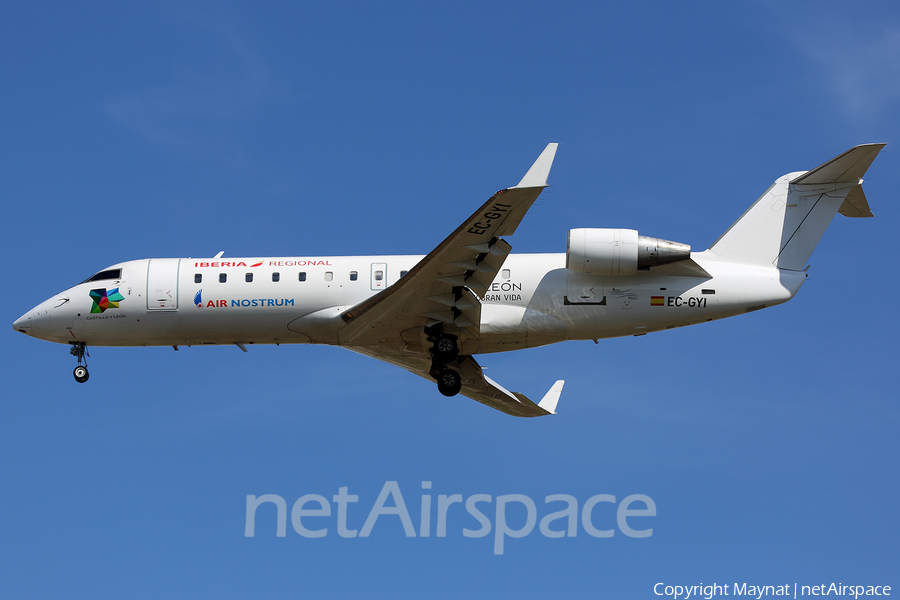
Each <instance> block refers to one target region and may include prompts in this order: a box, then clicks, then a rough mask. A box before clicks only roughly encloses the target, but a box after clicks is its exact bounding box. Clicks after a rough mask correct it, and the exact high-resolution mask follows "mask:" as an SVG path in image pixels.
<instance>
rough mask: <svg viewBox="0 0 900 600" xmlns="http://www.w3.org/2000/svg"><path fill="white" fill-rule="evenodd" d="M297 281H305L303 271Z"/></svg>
mask: <svg viewBox="0 0 900 600" xmlns="http://www.w3.org/2000/svg"><path fill="white" fill-rule="evenodd" d="M299 279H300V281H306V273H304V272H303V271H301V272H300V278H299Z"/></svg>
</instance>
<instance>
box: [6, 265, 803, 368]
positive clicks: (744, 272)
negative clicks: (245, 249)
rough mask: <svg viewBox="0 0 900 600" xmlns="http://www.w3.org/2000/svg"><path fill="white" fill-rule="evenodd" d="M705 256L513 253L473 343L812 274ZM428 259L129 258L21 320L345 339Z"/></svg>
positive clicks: (774, 291) (734, 307) (150, 333)
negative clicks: (350, 313) (619, 272)
mask: <svg viewBox="0 0 900 600" xmlns="http://www.w3.org/2000/svg"><path fill="white" fill-rule="evenodd" d="M705 255H706V252H701V253H694V254H693V255H692V259H693V260H694V262H695V263H697V264H698V265H700V266H701V267H702V268H703V269H704V270H705V271H706V272H707V273H708V274H709V275H711V277H705V276H699V275H698V276H690V275H684V274H679V275H666V274H661V273H657V272H652V271H646V272H639V273H637V274H635V275H627V276H594V275H585V274H579V273H575V272H572V271H569V270H567V269H566V268H565V261H566V255H565V254H518V255H510V256H509V257H508V258H507V260H506V262H505V263H504V265H503V269H502V271H501V272H500V273H499V274H498V276H497V277H496V279H495V280H494V282H493V284H492V285H491V286H490V288H489V289H488V291H487V292H486V293H485V294H484V296H483V297H482V308H481V334H480V337H479V339H477V340H468V341H465V342H464V348H463V349H462V351H463V353H464V354H477V353H488V352H501V351H505V350H515V349H518V348H523V347H534V346H542V345H545V344H551V343H555V342H560V341H564V340H584V339H598V338H608V337H617V336H625V335H642V334H644V333H648V332H651V331H659V330H663V329H671V328H674V327H680V326H683V325H691V324H695V323H702V322H705V321H711V320H714V319H721V318H724V317H729V316H733V315H737V314H741V313H744V312H749V311H752V310H756V309H758V308H764V307H767V306H772V305H775V304H780V303H782V302H785V301H787V300H789V299H790V298H791V297H793V295H794V294H795V293H796V292H797V290H798V289H799V288H800V286H801V285H802V283H803V281H804V278H805V274H804V273H801V272H796V271H787V270H782V269H778V268H775V267H758V266H746V265H737V264H730V263H722V262H718V261H716V260H715V259H714V257H709V256H705ZM421 258H422V257H420V256H362V257H360V256H357V257H321V258H233V259H224V258H206V259H195V258H183V259H144V260H135V261H129V262H124V263H120V264H117V265H113V266H112V267H109V269H107V271H113V272H115V270H117V269H119V270H120V272H119V273H118V275H119V276H118V277H117V278H114V279H97V280H94V281H88V282H85V283H81V284H79V285H76V286H74V287H72V288H69V289H67V290H65V291H64V292H61V293H59V294H56V295H55V296H53V297H52V298H50V299H49V300H47V301H45V302H43V303H41V304H40V305H38V306H36V307H35V308H34V309H32V310H31V311H29V312H28V313H26V314H25V315H23V316H22V317H21V318H20V319H18V320H17V321H16V323H15V324H14V327H15V328H16V329H18V330H20V331H22V332H23V333H27V334H29V335H32V336H34V337H37V338H41V339H45V340H49V341H54V342H60V343H76V342H82V343H85V344H87V345H88V346H163V345H165V346H181V345H188V346H190V345H204V344H235V343H237V344H297V343H318V344H332V345H343V344H342V342H341V338H340V329H341V328H342V326H343V325H344V322H343V321H342V320H341V319H340V314H341V313H342V312H343V311H345V310H346V309H348V308H349V307H352V306H354V305H356V304H357V303H359V302H361V301H363V300H365V299H366V298H368V297H370V296H372V295H374V294H377V293H379V292H381V291H383V290H384V289H386V288H387V287H389V286H391V285H393V284H394V283H396V282H397V281H398V280H399V279H400V278H401V276H402V274H405V272H406V271H408V270H410V269H412V268H413V266H414V265H415V264H416V263H417V262H419V261H420V260H421ZM112 290H118V292H117V293H118V295H115V294H116V292H113V291H112ZM92 291H93V292H94V294H93V295H92V294H91V292H92ZM119 297H121V299H120V300H117V299H118V298H119ZM349 345H350V346H351V347H352V344H349Z"/></svg>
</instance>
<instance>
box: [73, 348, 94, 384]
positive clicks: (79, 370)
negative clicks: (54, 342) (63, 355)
mask: <svg viewBox="0 0 900 600" xmlns="http://www.w3.org/2000/svg"><path fill="white" fill-rule="evenodd" d="M69 354H71V355H72V356H74V357H75V358H77V359H78V366H77V367H75V370H74V371H72V375H74V376H75V381H77V382H78V383H84V382H85V381H87V380H88V377H90V376H91V375H90V373H88V369H87V357H88V356H90V354H88V351H87V345H86V344H85V343H84V342H72V348H70V349H69ZM81 361H84V365H82V364H81Z"/></svg>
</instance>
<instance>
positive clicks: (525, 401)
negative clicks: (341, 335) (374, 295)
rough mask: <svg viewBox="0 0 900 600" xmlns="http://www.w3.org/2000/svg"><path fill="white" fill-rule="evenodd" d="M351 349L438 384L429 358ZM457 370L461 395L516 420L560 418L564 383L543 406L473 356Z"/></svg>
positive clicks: (458, 364)
mask: <svg viewBox="0 0 900 600" xmlns="http://www.w3.org/2000/svg"><path fill="white" fill-rule="evenodd" d="M349 349H350V350H353V351H354V352H357V353H359V354H364V355H365V356H371V357H372V358H377V359H379V360H383V361H384V362H388V363H391V364H393V365H397V366H398V367H403V368H404V369H406V370H407V371H409V372H410V373H414V374H416V375H418V376H419V377H423V378H424V379H428V380H429V381H434V379H433V378H432V376H431V374H430V373H429V371H430V369H431V358H430V356H428V355H426V354H407V353H404V352H402V351H396V350H391V349H387V348H383V347H375V348H372V347H369V348H363V347H351V348H349ZM454 366H456V367H457V369H458V370H459V372H460V375H462V378H463V386H462V390H461V391H460V392H459V393H460V395H463V396H466V397H467V398H471V399H472V400H476V401H478V402H481V403H482V404H484V405H486V406H490V407H491V408H495V409H497V410H499V411H500V412H504V413H506V414H508V415H512V416H514V417H541V416H544V415H555V414H556V405H557V403H558V402H559V396H560V394H562V389H563V385H565V381H564V380H562V379H560V380H559V381H557V382H556V383H554V384H553V386H552V387H551V388H550V390H549V391H548V392H547V393H546V394H544V397H543V398H542V399H541V400H540V402H537V403H535V402H533V401H532V400H530V399H529V398H528V397H527V396H525V395H524V394H520V393H518V392H510V391H509V390H507V389H505V388H504V387H503V386H501V385H500V384H499V383H497V382H496V381H494V380H492V379H491V378H490V377H488V376H487V375H485V374H484V371H483V370H482V369H481V366H480V365H479V364H478V362H477V361H476V360H475V359H474V358H472V357H471V356H461V357H459V359H458V361H455V364H454Z"/></svg>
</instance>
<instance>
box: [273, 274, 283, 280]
mask: <svg viewBox="0 0 900 600" xmlns="http://www.w3.org/2000/svg"><path fill="white" fill-rule="evenodd" d="M272 281H281V273H272Z"/></svg>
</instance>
